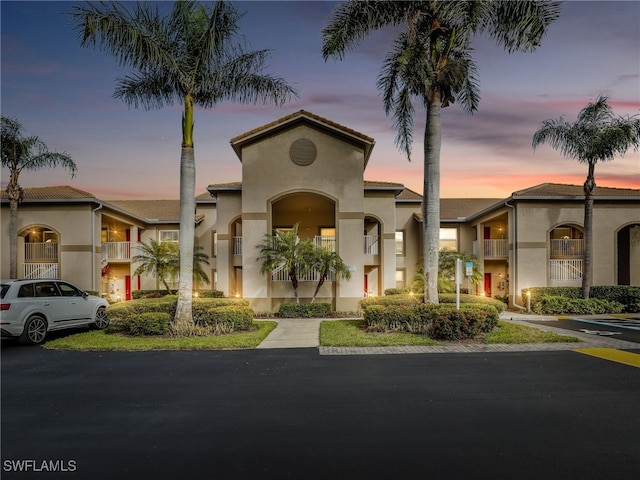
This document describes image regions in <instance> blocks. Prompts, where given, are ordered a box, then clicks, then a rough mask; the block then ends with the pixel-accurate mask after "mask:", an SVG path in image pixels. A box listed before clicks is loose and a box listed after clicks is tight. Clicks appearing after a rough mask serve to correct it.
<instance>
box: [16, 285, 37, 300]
mask: <svg viewBox="0 0 640 480" xmlns="http://www.w3.org/2000/svg"><path fill="white" fill-rule="evenodd" d="M23 297H35V295H34V294H33V283H25V284H24V285H20V290H18V298H23Z"/></svg>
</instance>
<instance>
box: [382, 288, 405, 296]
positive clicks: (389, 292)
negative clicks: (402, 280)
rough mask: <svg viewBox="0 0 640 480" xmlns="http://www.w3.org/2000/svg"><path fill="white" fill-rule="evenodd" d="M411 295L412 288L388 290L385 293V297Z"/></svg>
mask: <svg viewBox="0 0 640 480" xmlns="http://www.w3.org/2000/svg"><path fill="white" fill-rule="evenodd" d="M409 293H411V289H410V288H387V289H386V290H385V291H384V294H385V295H408V294H409Z"/></svg>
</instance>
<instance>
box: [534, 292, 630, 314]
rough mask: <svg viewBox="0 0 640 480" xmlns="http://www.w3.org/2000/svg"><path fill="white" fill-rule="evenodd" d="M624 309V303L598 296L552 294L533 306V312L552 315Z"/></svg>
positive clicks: (610, 311)
mask: <svg viewBox="0 0 640 480" xmlns="http://www.w3.org/2000/svg"><path fill="white" fill-rule="evenodd" d="M623 309H624V305H623V304H621V303H619V302H614V301H609V300H600V299H598V298H590V299H588V300H584V299H582V298H567V297H562V296H552V295H546V296H543V297H541V298H540V299H539V300H538V301H536V303H535V304H534V305H533V306H532V307H531V310H532V311H533V313H537V314H550V315H562V314H576V315H595V314H604V313H620V312H621V311H622V310H623Z"/></svg>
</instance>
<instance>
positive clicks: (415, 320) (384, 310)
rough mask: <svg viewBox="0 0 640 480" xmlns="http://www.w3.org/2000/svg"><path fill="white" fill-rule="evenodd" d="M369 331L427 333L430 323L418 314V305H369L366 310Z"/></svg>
mask: <svg viewBox="0 0 640 480" xmlns="http://www.w3.org/2000/svg"><path fill="white" fill-rule="evenodd" d="M364 321H365V324H366V326H367V331H369V332H409V333H421V334H426V333H427V331H428V328H429V325H428V323H424V322H423V319H422V318H421V317H420V315H418V305H417V304H416V305H393V304H390V305H369V306H368V307H367V308H366V309H365V310H364Z"/></svg>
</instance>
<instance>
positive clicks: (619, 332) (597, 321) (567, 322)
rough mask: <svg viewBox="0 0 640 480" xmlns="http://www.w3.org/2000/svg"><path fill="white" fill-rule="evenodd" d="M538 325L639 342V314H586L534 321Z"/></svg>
mask: <svg viewBox="0 0 640 480" xmlns="http://www.w3.org/2000/svg"><path fill="white" fill-rule="evenodd" d="M535 323H536V324H538V325H548V326H550V327H556V328H561V329H564V330H571V331H574V332H581V333H585V334H587V335H593V336H594V337H611V338H614V339H616V340H625V341H627V342H634V343H638V344H640V316H638V317H637V318H636V317H628V318H627V317H624V318H621V317H611V316H606V315H605V316H588V317H572V318H570V319H561V320H553V321H546V322H535Z"/></svg>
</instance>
